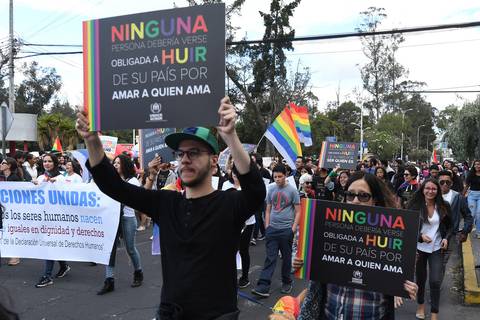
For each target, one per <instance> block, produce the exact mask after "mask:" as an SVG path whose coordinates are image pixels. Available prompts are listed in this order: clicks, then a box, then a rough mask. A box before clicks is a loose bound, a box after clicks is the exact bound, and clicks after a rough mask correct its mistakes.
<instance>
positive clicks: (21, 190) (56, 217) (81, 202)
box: [0, 182, 120, 264]
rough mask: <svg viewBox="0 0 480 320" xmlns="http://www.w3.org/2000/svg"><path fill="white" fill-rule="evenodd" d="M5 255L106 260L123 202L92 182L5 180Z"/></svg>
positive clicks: (0, 192)
mask: <svg viewBox="0 0 480 320" xmlns="http://www.w3.org/2000/svg"><path fill="white" fill-rule="evenodd" d="M0 203H2V204H3V206H4V207H5V213H4V216H3V232H2V233H1V237H0V243H1V246H0V250H1V255H2V256H3V257H20V258H34V259H48V260H69V261H87V262H88V261H90V262H97V263H101V264H108V260H109V258H110V253H111V251H112V246H113V241H114V239H115V236H116V234H117V228H118V223H119V215H120V204H119V203H118V202H116V201H114V200H112V199H111V198H109V197H107V196H106V195H105V194H103V193H102V192H101V191H100V190H99V189H98V187H97V186H95V185H94V184H83V183H78V184H77V183H42V184H40V185H38V186H36V185H34V184H32V183H27V182H3V183H2V188H1V189H0Z"/></svg>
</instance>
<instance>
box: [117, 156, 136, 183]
mask: <svg viewBox="0 0 480 320" xmlns="http://www.w3.org/2000/svg"><path fill="white" fill-rule="evenodd" d="M117 158H118V159H119V160H120V168H121V169H122V175H123V177H124V178H125V180H129V179H130V178H133V177H135V167H134V165H133V161H132V160H130V158H129V157H127V156H126V155H124V154H119V155H118V156H116V157H115V158H113V161H112V163H114V162H115V160H116V159H117Z"/></svg>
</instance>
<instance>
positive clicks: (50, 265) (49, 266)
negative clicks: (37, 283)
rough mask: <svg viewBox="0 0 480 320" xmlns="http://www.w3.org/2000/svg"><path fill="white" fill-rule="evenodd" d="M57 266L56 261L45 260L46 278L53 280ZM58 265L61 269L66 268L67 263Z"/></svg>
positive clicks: (61, 262)
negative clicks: (55, 266) (54, 269)
mask: <svg viewBox="0 0 480 320" xmlns="http://www.w3.org/2000/svg"><path fill="white" fill-rule="evenodd" d="M54 264H55V260H45V272H44V274H43V275H44V276H45V277H48V278H50V279H51V278H52V272H53V267H54ZM58 264H59V265H60V268H66V267H67V263H66V262H65V261H58Z"/></svg>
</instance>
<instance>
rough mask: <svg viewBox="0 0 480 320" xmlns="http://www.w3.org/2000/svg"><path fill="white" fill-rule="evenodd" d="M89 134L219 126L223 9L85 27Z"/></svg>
mask: <svg viewBox="0 0 480 320" xmlns="http://www.w3.org/2000/svg"><path fill="white" fill-rule="evenodd" d="M83 69H84V74H83V83H84V108H85V111H86V112H87V113H88V116H89V120H90V129H91V130H95V131H98V130H107V129H131V128H138V129H143V128H173V127H187V126H198V125H203V126H209V125H216V124H217V123H218V113H217V110H218V106H219V104H220V99H221V98H222V97H223V96H224V95H225V5H224V4H213V5H202V6H192V7H186V8H177V9H171V10H161V11H153V12H145V13H139V14H132V15H125V16H118V17H111V18H105V19H98V20H90V21H84V22H83Z"/></svg>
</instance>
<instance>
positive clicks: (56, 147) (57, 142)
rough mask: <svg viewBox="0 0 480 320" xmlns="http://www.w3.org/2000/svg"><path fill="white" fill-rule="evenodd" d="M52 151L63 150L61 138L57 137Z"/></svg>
mask: <svg viewBox="0 0 480 320" xmlns="http://www.w3.org/2000/svg"><path fill="white" fill-rule="evenodd" d="M52 151H58V152H63V149H62V144H61V143H60V138H59V137H57V138H56V139H55V142H54V143H53V147H52Z"/></svg>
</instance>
